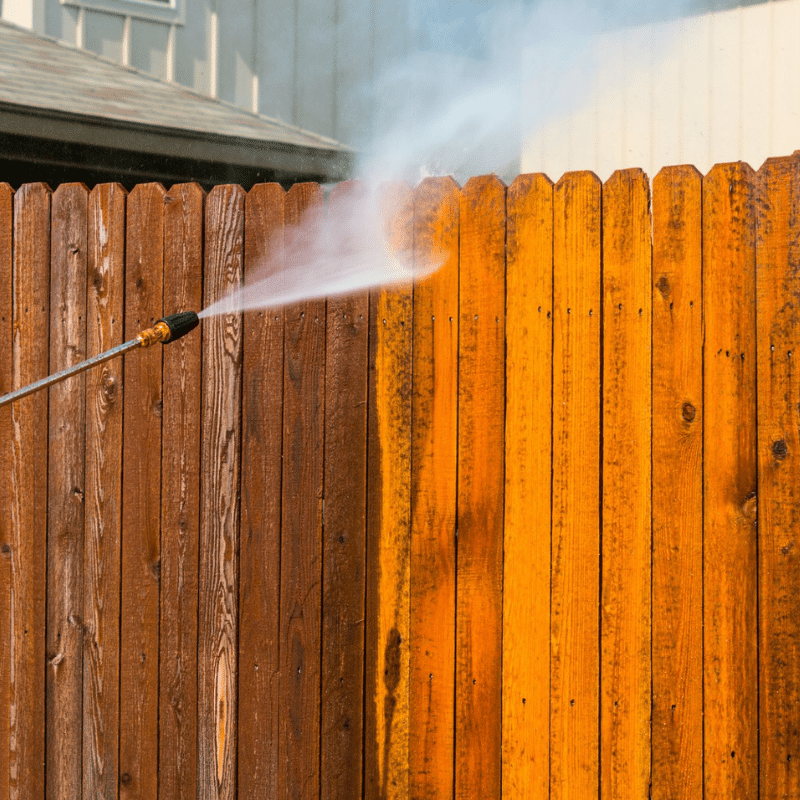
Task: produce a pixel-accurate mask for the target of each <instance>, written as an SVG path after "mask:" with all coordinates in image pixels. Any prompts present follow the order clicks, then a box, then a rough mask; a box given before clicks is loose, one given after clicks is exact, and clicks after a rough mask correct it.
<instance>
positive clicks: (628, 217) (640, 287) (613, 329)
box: [600, 170, 652, 800]
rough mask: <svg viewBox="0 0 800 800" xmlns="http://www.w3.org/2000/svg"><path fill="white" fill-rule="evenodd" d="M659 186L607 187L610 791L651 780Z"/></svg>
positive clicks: (604, 621)
mask: <svg viewBox="0 0 800 800" xmlns="http://www.w3.org/2000/svg"><path fill="white" fill-rule="evenodd" d="M649 204H650V188H649V185H648V181H647V176H646V175H645V174H644V173H643V172H642V171H641V170H625V171H620V172H615V173H614V174H613V175H612V176H611V178H609V180H608V181H607V182H606V183H605V184H604V185H603V530H602V554H603V558H602V584H601V585H602V596H601V608H602V616H601V622H600V624H601V642H600V660H601V663H600V675H601V684H600V721H601V725H600V793H601V795H602V796H603V797H604V798H609V800H610V799H611V798H620V800H623V798H628V797H631V796H634V797H646V796H647V793H648V791H649V785H650V706H651V685H650V684H651V669H650V643H651V642H650V640H651V636H650V624H651V619H650V610H651V609H650V605H651V597H650V583H651V538H652V537H651V532H650V530H651V519H650V517H651V503H650V467H651V465H650V437H651V424H650V423H651V408H652V400H651V394H650V383H651V376H650V347H651V338H650V337H651V316H652V314H651V312H652V297H651V292H652V289H651V282H650V278H651V244H650V230H651V221H650V213H649Z"/></svg>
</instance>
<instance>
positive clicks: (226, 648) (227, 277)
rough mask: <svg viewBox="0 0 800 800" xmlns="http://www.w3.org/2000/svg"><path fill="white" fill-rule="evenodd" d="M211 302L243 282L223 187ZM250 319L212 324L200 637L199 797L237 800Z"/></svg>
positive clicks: (240, 202) (206, 380) (203, 447)
mask: <svg viewBox="0 0 800 800" xmlns="http://www.w3.org/2000/svg"><path fill="white" fill-rule="evenodd" d="M205 211H206V218H205V281H204V286H203V303H204V305H206V306H208V305H210V304H211V303H213V302H216V301H217V300H220V299H221V298H223V297H224V296H225V295H227V294H228V292H230V291H231V290H233V289H236V288H238V287H239V286H240V285H241V282H242V268H243V264H242V262H243V248H242V243H243V242H242V234H243V232H244V192H243V190H242V189H241V188H240V187H238V186H216V187H214V189H213V190H212V191H211V193H210V194H209V196H208V199H207V201H206V209H205ZM241 361H242V318H241V314H240V313H228V314H220V315H218V316H215V317H210V318H209V319H207V320H205V321H204V323H203V375H202V423H201V434H200V436H201V438H200V453H201V455H200V459H201V462H200V463H201V464H202V465H203V466H202V469H201V475H200V565H199V573H198V608H199V614H198V630H197V639H198V647H197V712H198V714H197V716H198V721H197V733H198V736H197V760H198V776H197V781H198V787H197V788H198V794H199V795H200V796H201V797H203V798H211V797H214V798H220V800H234V799H235V797H236V772H237V767H236V739H237V732H236V727H237V707H238V694H237V688H238V680H237V675H238V658H237V656H238V597H239V580H238V579H239V504H238V496H239V475H240V469H241V467H240V457H239V439H240V419H241Z"/></svg>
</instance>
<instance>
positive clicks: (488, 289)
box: [455, 176, 506, 800]
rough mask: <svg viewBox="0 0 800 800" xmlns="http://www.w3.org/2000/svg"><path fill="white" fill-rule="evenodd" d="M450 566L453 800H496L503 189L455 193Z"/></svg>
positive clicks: (481, 186)
mask: <svg viewBox="0 0 800 800" xmlns="http://www.w3.org/2000/svg"><path fill="white" fill-rule="evenodd" d="M460 200H461V209H460V214H461V225H460V253H459V261H460V268H461V275H460V281H461V284H460V294H459V317H460V322H459V332H458V363H459V376H458V547H457V567H456V576H457V577H456V581H457V584H456V585H457V592H456V740H455V795H456V797H457V798H465V799H466V798H472V797H482V798H486V800H489V799H490V798H499V797H500V789H501V780H502V777H501V703H502V687H501V682H502V624H503V597H502V582H503V506H504V500H503V485H504V480H505V478H504V472H503V462H504V456H505V452H504V417H505V234H506V231H505V216H506V206H505V203H506V188H505V186H504V185H503V184H502V182H501V181H500V180H498V179H497V178H496V177H494V176H489V177H483V178H472V179H470V181H469V182H468V183H467V184H466V186H465V187H464V189H463V190H462V192H461V198H460Z"/></svg>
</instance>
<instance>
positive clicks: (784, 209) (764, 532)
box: [756, 154, 800, 800]
mask: <svg viewBox="0 0 800 800" xmlns="http://www.w3.org/2000/svg"><path fill="white" fill-rule="evenodd" d="M758 181H759V184H760V191H759V200H760V203H759V214H758V234H759V235H758V245H757V251H756V259H757V268H756V280H757V287H756V290H757V297H758V322H757V325H758V337H757V342H758V381H757V386H758V500H759V502H758V506H759V508H758V543H759V546H758V568H759V584H758V591H759V615H758V616H759V692H758V697H759V720H760V721H759V729H758V730H759V761H760V764H759V776H760V793H759V797H761V798H763V799H764V800H778V798H783V797H800V716H798V709H799V708H800V613H798V612H799V611H800V565H798V559H797V554H796V553H795V552H794V551H795V548H796V547H797V544H798V542H797V531H798V529H800V472H799V471H798V455H800V435H799V434H798V431H800V409H799V408H798V403H797V401H798V397H800V385H798V375H797V369H796V367H795V366H794V361H795V360H796V358H797V357H799V356H800V310H799V309H798V308H797V306H796V302H794V301H793V298H796V297H797V296H798V292H800V277H799V276H798V274H797V265H798V263H800V154H798V155H795V156H794V157H789V158H780V159H770V160H769V161H767V162H766V163H765V164H764V166H763V167H762V168H761V170H760V172H759V175H758Z"/></svg>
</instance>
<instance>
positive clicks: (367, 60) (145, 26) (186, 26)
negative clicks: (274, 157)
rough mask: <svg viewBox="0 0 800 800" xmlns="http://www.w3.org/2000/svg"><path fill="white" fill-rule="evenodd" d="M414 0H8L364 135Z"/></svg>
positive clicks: (304, 122) (44, 18) (221, 87)
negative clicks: (371, 93)
mask: <svg viewBox="0 0 800 800" xmlns="http://www.w3.org/2000/svg"><path fill="white" fill-rule="evenodd" d="M409 6H410V4H409V3H408V2H407V0H390V1H389V2H388V3H385V4H381V6H380V9H379V11H378V10H376V6H375V5H374V4H373V3H371V2H369V1H368V0H348V1H347V2H338V1H337V0H281V1H280V2H275V1H274V0H229V1H228V2H222V0H193V1H192V2H191V3H190V2H189V0H3V2H2V18H3V19H4V20H7V21H9V22H12V23H15V24H16V25H18V26H20V27H23V28H26V29H28V30H30V31H32V32H34V33H37V34H40V35H42V36H49V37H51V38H53V39H57V40H58V41H60V42H62V43H64V44H67V45H71V46H72V47H75V48H77V49H79V50H86V51H88V52H93V53H96V54H97V55H100V56H102V57H104V58H106V59H108V60H110V61H113V62H115V63H117V64H120V65H122V66H126V67H132V68H134V69H136V70H138V71H140V72H143V73H147V74H150V75H153V76H154V77H157V78H159V79H160V80H162V81H165V82H167V83H175V84H177V85H179V86H184V87H186V88H189V89H192V90H194V91H195V92H197V93H198V94H201V95H204V96H206V97H210V98H214V99H218V100H222V101H224V102H226V103H228V104H230V105H233V106H236V107H237V108H240V109H242V110H244V111H249V112H251V113H254V114H259V115H261V116H266V117H270V118H273V119H275V120H279V121H281V122H284V123H287V124H289V125H294V126H297V127H300V128H302V129H304V130H309V131H314V132H315V133H318V134H321V135H324V136H327V137H330V138H332V139H335V140H337V141H340V142H344V143H346V144H353V143H355V142H357V141H358V140H359V139H360V138H361V136H362V134H363V133H364V132H365V130H366V128H367V127H368V116H369V115H368V105H369V100H368V97H367V96H366V93H365V92H362V91H361V87H363V86H364V85H365V81H369V79H370V77H371V76H372V75H373V74H375V72H376V71H377V70H379V69H380V65H381V64H382V63H384V62H385V61H386V60H388V59H391V58H393V57H396V56H398V55H402V54H403V53H404V52H405V51H406V49H407V47H409V46H410V42H411V38H412V33H413V32H412V30H411V27H410V25H409V22H408V19H409Z"/></svg>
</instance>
